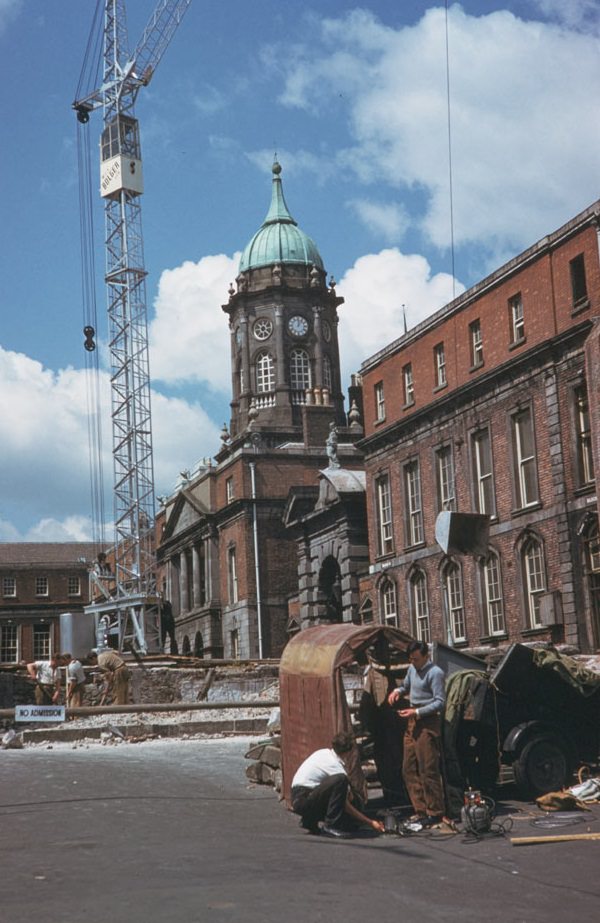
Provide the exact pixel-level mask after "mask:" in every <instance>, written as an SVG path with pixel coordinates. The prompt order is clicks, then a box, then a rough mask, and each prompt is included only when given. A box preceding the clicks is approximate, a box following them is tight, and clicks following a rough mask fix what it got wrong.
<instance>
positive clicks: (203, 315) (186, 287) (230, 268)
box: [149, 253, 240, 395]
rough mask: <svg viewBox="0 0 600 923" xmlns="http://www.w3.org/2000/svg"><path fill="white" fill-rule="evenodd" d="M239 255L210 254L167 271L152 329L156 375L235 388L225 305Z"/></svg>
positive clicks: (227, 389) (160, 285)
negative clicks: (231, 369)
mask: <svg viewBox="0 0 600 923" xmlns="http://www.w3.org/2000/svg"><path fill="white" fill-rule="evenodd" d="M239 260H240V254H239V253H238V254H235V255H234V256H233V257H228V256H225V255H224V254H219V255H218V256H205V257H203V258H202V259H201V260H199V261H198V262H197V263H193V262H191V261H189V260H188V261H186V262H185V263H183V265H181V266H178V267H177V268H176V269H165V271H164V272H163V273H162V275H161V277H160V280H159V283H158V295H157V297H156V300H155V303H154V308H155V312H156V314H155V317H154V319H153V321H152V322H151V324H150V333H149V336H150V367H151V370H152V377H153V379H155V380H161V381H164V382H168V383H171V384H174V383H181V382H184V381H188V382H189V381H193V382H203V383H204V384H205V385H206V387H207V388H210V389H211V390H213V391H222V392H224V393H225V394H226V395H229V394H230V392H231V372H230V367H229V361H228V357H229V354H230V345H229V332H228V328H227V319H226V317H225V315H224V314H223V311H222V310H221V305H222V304H224V303H226V302H227V299H228V297H229V296H228V294H227V291H228V288H229V285H230V283H231V282H234V280H235V278H236V276H237V274H238V266H239Z"/></svg>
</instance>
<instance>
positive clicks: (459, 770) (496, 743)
mask: <svg viewBox="0 0 600 923" xmlns="http://www.w3.org/2000/svg"><path fill="white" fill-rule="evenodd" d="M447 691H448V700H447V704H446V715H445V719H446V720H445V723H444V748H445V752H446V760H447V774H448V778H449V784H450V786H451V787H452V786H456V787H457V788H460V787H463V788H464V787H465V785H472V786H473V787H476V788H480V789H483V790H489V789H490V788H492V787H493V786H494V784H495V782H496V781H497V778H498V775H499V772H500V770H501V767H502V765H505V766H510V767H512V769H513V770H514V778H515V782H516V784H517V786H518V788H519V790H520V793H521V794H522V795H524V796H528V797H530V796H533V797H536V796H538V795H541V794H544V793H545V792H549V791H556V790H560V789H562V788H563V787H565V786H568V785H569V784H571V781H572V778H573V773H574V771H575V770H576V769H577V768H578V767H579V766H581V765H582V764H588V765H590V764H591V765H596V764H597V763H598V760H599V754H600V675H598V674H595V673H593V672H592V671H590V670H587V669H585V668H583V667H582V666H581V665H580V664H578V662H577V661H575V660H573V658H571V657H566V656H563V655H561V654H559V653H558V652H556V651H554V650H536V649H533V648H530V647H527V646H526V645H524V644H513V645H511V647H510V648H509V649H508V650H507V652H506V653H505V655H504V656H503V658H502V660H501V661H500V663H499V664H498V665H497V667H496V668H495V669H494V670H492V671H491V672H489V673H486V672H483V671H481V672H479V671H470V672H464V671H463V672H462V673H458V674H455V675H454V676H452V677H450V679H449V683H448V690H447Z"/></svg>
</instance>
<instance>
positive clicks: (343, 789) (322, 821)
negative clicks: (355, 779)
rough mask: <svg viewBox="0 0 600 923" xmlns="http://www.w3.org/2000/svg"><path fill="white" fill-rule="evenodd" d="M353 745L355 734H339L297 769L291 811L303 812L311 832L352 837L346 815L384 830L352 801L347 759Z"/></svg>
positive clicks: (373, 827) (306, 825) (302, 822)
mask: <svg viewBox="0 0 600 923" xmlns="http://www.w3.org/2000/svg"><path fill="white" fill-rule="evenodd" d="M353 747H354V736H353V735H352V734H349V733H341V734H336V735H335V737H334V738H333V740H332V742H331V749H329V748H325V749H323V750H315V752H314V753H311V755H310V756H309V757H307V758H306V759H305V760H304V762H303V763H302V765H301V766H300V767H299V768H298V769H297V771H296V774H295V776H294V778H293V779H292V810H293V811H294V813H295V814H299V815H300V817H301V821H300V823H301V825H302V826H303V827H304V828H305V829H306V830H308V831H309V832H310V833H320V834H322V835H323V836H331V837H348V836H351V834H350V833H348V832H347V831H345V830H344V829H343V818H344V815H345V814H347V815H349V816H350V817H351V818H353V819H354V820H356V821H358V822H359V823H361V824H366V825H367V826H369V827H371V828H372V829H373V830H376V831H377V833H383V829H384V828H383V824H382V823H381V822H380V821H378V820H371V819H370V818H369V817H366V816H365V815H364V814H362V813H361V812H360V811H359V810H358V808H355V807H354V805H353V804H352V801H351V798H352V793H351V791H350V784H349V781H348V772H347V770H346V766H345V762H344V760H345V759H347V758H348V757H349V755H350V753H351V752H352V750H353Z"/></svg>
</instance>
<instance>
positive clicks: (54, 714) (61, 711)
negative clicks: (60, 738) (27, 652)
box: [15, 705, 65, 721]
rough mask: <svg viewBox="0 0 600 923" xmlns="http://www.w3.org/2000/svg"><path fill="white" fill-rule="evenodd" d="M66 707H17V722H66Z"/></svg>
mask: <svg viewBox="0 0 600 923" xmlns="http://www.w3.org/2000/svg"><path fill="white" fill-rule="evenodd" d="M64 720H65V706H64V705H16V706H15V721H64Z"/></svg>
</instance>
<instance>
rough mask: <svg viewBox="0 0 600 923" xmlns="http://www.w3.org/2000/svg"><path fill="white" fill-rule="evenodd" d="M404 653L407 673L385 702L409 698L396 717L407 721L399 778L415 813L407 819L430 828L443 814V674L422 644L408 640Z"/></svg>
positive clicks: (392, 702) (421, 642)
mask: <svg viewBox="0 0 600 923" xmlns="http://www.w3.org/2000/svg"><path fill="white" fill-rule="evenodd" d="M407 653H408V659H409V661H410V666H409V668H408V672H407V674H406V677H405V679H404V680H403V681H402V683H401V684H400V686H398V688H397V689H393V690H392V691H391V692H390V694H389V696H388V702H389V704H390V705H394V703H395V702H397V701H398V699H400V698H401V697H402V696H404V695H408V697H409V700H410V708H402V709H400V711H399V715H400V717H401V718H406V719H407V725H406V730H405V732H404V759H403V765H402V775H403V778H404V784H405V785H406V789H407V791H408V796H409V798H410V800H411V804H412V806H413V810H414V812H415V814H414V817H412V818H411V820H413V821H417V822H419V823H420V824H422V825H423V826H424V827H431V826H433V825H434V824H438V823H440V821H441V820H442V819H443V817H444V814H445V799H444V783H443V780H442V774H441V770H440V755H441V717H440V715H441V711H442V709H443V707H444V702H445V700H446V692H445V682H444V673H443V670H441V669H440V667H438V666H436V665H435V664H434V663H432V662H431V661H430V659H429V648H428V646H427V643H426V642H425V641H412V642H411V643H410V644H409V645H408V649H407Z"/></svg>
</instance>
